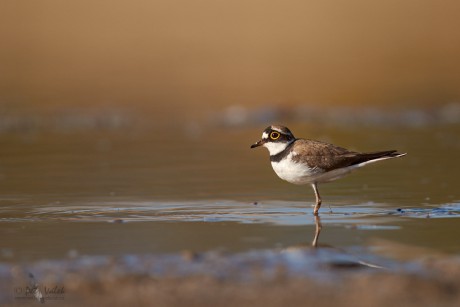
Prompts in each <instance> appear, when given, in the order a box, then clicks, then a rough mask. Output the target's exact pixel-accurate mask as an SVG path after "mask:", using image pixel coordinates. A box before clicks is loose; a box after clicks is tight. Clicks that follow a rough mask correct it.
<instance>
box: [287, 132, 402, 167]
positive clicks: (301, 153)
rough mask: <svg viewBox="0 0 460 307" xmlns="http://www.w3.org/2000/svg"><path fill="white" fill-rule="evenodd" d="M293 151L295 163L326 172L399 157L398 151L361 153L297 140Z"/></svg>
mask: <svg viewBox="0 0 460 307" xmlns="http://www.w3.org/2000/svg"><path fill="white" fill-rule="evenodd" d="M293 149H294V151H295V152H296V153H297V154H298V155H296V156H294V157H293V159H294V160H295V161H298V162H303V163H307V164H308V166H310V167H315V166H316V167H319V168H321V169H323V170H325V171H331V170H334V169H338V168H342V167H347V166H351V165H355V164H359V163H362V162H366V161H369V160H374V159H378V158H382V157H393V156H395V155H398V154H397V153H396V150H389V151H379V152H371V153H359V152H354V151H350V150H348V149H345V148H342V147H338V146H335V145H332V144H328V143H324V142H319V141H313V140H304V139H299V140H297V141H296V142H295V144H294V148H293Z"/></svg>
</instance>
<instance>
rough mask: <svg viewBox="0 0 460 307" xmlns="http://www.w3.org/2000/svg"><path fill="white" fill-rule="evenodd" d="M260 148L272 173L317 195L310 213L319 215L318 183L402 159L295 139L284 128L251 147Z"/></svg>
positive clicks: (267, 131)
mask: <svg viewBox="0 0 460 307" xmlns="http://www.w3.org/2000/svg"><path fill="white" fill-rule="evenodd" d="M259 146H263V147H265V148H267V149H268V151H269V153H270V161H271V164H272V167H273V170H274V171H275V173H276V174H277V175H278V177H280V178H281V179H283V180H286V181H288V182H290V183H294V184H299V185H301V184H310V185H311V186H312V187H313V191H314V192H315V196H316V205H315V208H314V211H313V213H314V214H315V215H317V214H318V210H319V208H320V207H321V197H320V195H319V192H318V184H319V183H323V182H330V181H333V180H337V179H339V178H342V177H343V176H345V175H347V174H348V173H350V172H351V171H353V170H355V169H357V168H359V167H362V166H364V165H367V164H370V163H373V162H377V161H381V160H386V159H392V158H398V157H402V156H405V155H406V153H398V152H397V151H396V150H386V151H376V152H369V153H359V152H355V151H350V150H348V149H345V148H342V147H338V146H335V145H332V144H328V143H324V142H319V141H314V140H307V139H297V138H295V137H294V135H293V134H292V132H291V131H290V130H289V129H288V128H287V127H283V126H270V127H267V128H266V129H265V130H264V132H263V133H262V139H261V140H260V141H258V142H256V143H255V144H253V145H251V148H255V147H259Z"/></svg>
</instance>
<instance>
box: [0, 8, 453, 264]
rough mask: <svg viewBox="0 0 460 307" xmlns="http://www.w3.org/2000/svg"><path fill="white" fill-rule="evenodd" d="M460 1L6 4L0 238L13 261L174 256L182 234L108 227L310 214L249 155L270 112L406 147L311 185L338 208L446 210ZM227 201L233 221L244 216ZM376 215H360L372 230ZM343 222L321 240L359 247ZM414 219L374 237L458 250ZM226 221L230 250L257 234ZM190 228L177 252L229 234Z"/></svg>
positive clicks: (324, 134)
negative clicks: (77, 255)
mask: <svg viewBox="0 0 460 307" xmlns="http://www.w3.org/2000/svg"><path fill="white" fill-rule="evenodd" d="M459 12H460V2H459V1H449V0H446V1H435V0H405V1H400V0H387V1H364V0H349V1H338V0H332V1H330V0H325V1H305V0H302V1H296V0H293V1H278V0H264V1H259V0H244V1H243V0H232V1H222V0H194V1H186V0H134V1H120V0H100V1H87V0H79V1H62V0H35V1H1V2H0V25H1V26H0V43H1V47H0V220H2V221H6V222H4V223H3V222H2V223H0V234H4V236H3V237H8V238H9V241H8V242H7V243H5V242H4V244H5V246H7V247H8V252H7V253H6V255H10V256H8V257H10V258H8V259H17V258H18V259H19V258H21V259H31V258H34V257H42V258H46V257H62V255H66V253H67V251H68V250H77V251H79V252H81V253H94V254H104V253H105V254H110V253H112V252H114V251H117V252H119V253H131V252H136V251H139V250H142V251H144V248H145V247H148V248H149V250H148V251H152V250H153V251H160V252H161V251H175V250H181V249H183V248H184V243H183V241H181V240H179V239H178V240H176V241H175V240H174V239H171V240H170V241H168V242H167V244H170V245H168V246H167V247H165V246H166V243H165V245H164V246H163V245H161V246H153V247H152V246H150V245H148V244H144V243H142V242H144V241H138V240H132V238H138V237H139V236H140V235H139V236H138V232H139V234H142V236H143V237H144V238H145V240H146V241H145V242H151V237H150V235H149V232H147V231H145V229H144V228H142V227H143V226H144V225H147V226H148V227H157V226H156V225H157V224H156V223H148V224H142V223H133V224H129V225H130V226H129V227H132V229H133V232H135V233H134V234H133V235H129V236H126V241H125V243H123V244H121V243H120V242H119V240H118V239H119V237H120V236H119V235H117V234H121V233H123V234H125V232H124V231H125V229H126V228H116V229H115V228H114V227H118V226H119V225H118V224H117V223H115V224H111V225H112V226H113V225H115V226H113V227H112V226H107V225H106V223H105V221H113V220H114V221H118V219H120V220H121V221H122V219H127V218H128V219H131V220H133V221H135V220H141V221H154V222H157V221H158V219H160V220H161V217H162V216H164V218H165V219H166V220H168V219H174V220H175V221H176V220H177V221H178V222H177V223H175V224H174V227H172V228H174V231H179V230H181V229H182V230H184V233H185V234H193V233H194V231H190V230H189V229H188V228H187V227H192V226H193V225H192V224H187V223H183V221H184V220H188V219H189V217H190V212H196V210H198V209H199V210H202V211H199V212H202V213H200V214H202V215H199V218H198V219H199V221H201V220H203V217H204V219H206V218H209V217H212V216H215V215H216V213H217V214H218V215H222V216H223V221H224V223H225V222H226V221H227V220H226V218H228V216H229V214H227V215H226V214H225V212H230V213H232V212H233V210H236V209H237V210H239V211H238V212H240V211H241V212H246V211H247V212H248V213H247V216H252V214H253V211H257V210H260V211H257V212H260V214H261V217H260V219H261V221H263V222H264V223H270V219H269V218H268V217H269V216H273V215H270V214H267V211H266V209H264V207H263V205H261V206H258V207H257V205H256V204H258V203H259V204H260V203H263V202H268V203H269V204H270V202H273V201H276V200H282V201H281V202H275V203H274V205H272V206H273V207H274V208H275V209H276V212H275V213H276V214H279V215H280V216H282V217H283V216H284V215H283V214H289V213H290V212H291V211H289V210H290V209H292V208H293V207H296V208H298V211H295V214H297V215H298V216H300V217H301V218H302V219H300V218H299V220H300V221H301V222H302V223H314V221H313V220H312V219H305V220H304V219H303V217H304V216H305V215H306V214H307V213H308V214H309V213H310V212H311V208H310V205H311V204H312V203H313V200H314V196H313V193H312V191H311V189H310V187H298V186H294V185H290V184H288V183H285V182H283V181H281V180H279V178H277V177H276V175H275V174H274V172H273V170H272V169H271V167H270V165H269V163H268V155H267V152H265V150H263V149H259V150H250V149H249V146H250V144H252V143H254V142H255V141H257V140H258V139H259V138H260V135H261V133H262V131H263V129H264V128H265V127H266V126H267V125H269V124H272V123H276V124H285V125H287V126H289V127H290V128H291V129H292V131H293V132H294V134H295V135H296V136H297V137H306V138H312V139H319V140H323V141H327V142H331V143H334V144H337V145H340V146H344V147H347V148H349V149H352V150H359V151H375V150H390V149H397V150H399V151H401V152H408V155H407V157H405V158H403V159H395V160H393V161H388V162H384V163H381V164H378V165H375V166H372V167H369V168H366V169H363V170H362V171H360V175H359V176H354V175H353V176H350V178H349V179H347V180H343V181H339V182H338V183H331V184H330V185H325V187H324V188H323V187H321V192H322V193H323V192H324V199H325V202H330V203H331V204H332V205H333V208H334V210H336V209H335V208H336V207H337V208H340V210H349V211H345V213H347V212H349V213H352V214H354V213H356V210H358V211H359V210H361V209H359V208H361V207H363V208H366V210H381V211H382V212H386V211H384V210H392V211H391V212H399V213H401V212H403V211H401V210H399V211H397V209H401V208H403V209H404V208H416V209H417V210H421V212H422V213H421V214H424V216H425V215H426V212H427V211H424V210H431V209H432V208H433V207H434V208H437V209H438V207H440V208H441V209H440V210H441V211H440V212H442V214H445V215H446V216H447V215H449V214H452V208H454V209H455V210H457V211H458V200H459V199H460V194H459V193H460V191H459V190H458V174H456V173H455V172H449V171H446V170H451V169H458V168H459V167H460V165H459V164H460V161H459V159H458V156H459V153H460V141H459V138H458V135H459V134H460V125H459V123H460V31H459V29H460V18H459ZM215 200H231V201H234V202H237V204H235V203H233V202H230V203H229V204H227V203H224V204H223V205H221V206H217V205H216V203H215ZM175 201H177V203H175ZM293 202H297V203H294V204H293ZM328 204H329V203H328ZM452 204H455V206H452ZM216 206H217V207H216ZM356 206H357V207H358V209H356ZM324 207H326V206H324ZM117 208H118V209H117ZM168 208H169V209H168ZM178 208H179V209H178ZM181 208H182V212H184V210H185V209H184V208H186V209H187V210H190V212H189V211H187V210H185V213H183V214H179V213H180V212H181V210H180V209H181ZM235 208H236V209H235ZM350 208H351V209H350ZM445 208H447V209H445ZM115 209H117V210H118V211H117V210H115ZM153 209H158V212H160V213H161V214H157V211H155V210H153ZM240 209H241V210H240ZM225 210H228V211H225ZM244 210H246V211H244ZM325 210H327V209H325ZM449 210H450V211H449ZM438 211H439V210H438ZM438 211H437V212H438ZM457 211H455V212H454V213H455V214H457ZM238 212H237V214H235V215H233V217H232V218H233V220H235V221H241V220H244V218H245V216H246V215H244V214H242V215H241V214H240V213H238ZM379 212H380V211H379ZM417 212H418V211H417ZM428 212H430V211H428ZM446 212H447V213H446ZM276 214H275V215H276ZM130 216H131V217H130ZM344 216H345V215H344ZM377 216H379V215H378V214H376V215H375V216H371V218H369V219H368V220H366V221H368V222H369V223H374V222H375V223H380V220H379V219H378V218H377ZM341 218H342V216H341V217H340V218H338V219H340V220H341V221H343V220H345V219H341ZM233 220H232V221H233ZM246 220H248V219H247V218H246ZM256 220H257V219H256ZM31 221H32V222H34V221H41V222H43V223H31ZM56 221H58V222H56ZM73 221H80V222H84V221H86V222H90V223H93V222H94V221H98V222H103V223H96V224H91V227H93V228H91V227H87V225H86V224H78V223H72V222H73ZM168 221H169V220H168ZM286 221H288V222H289V223H291V220H290V218H287V219H286ZM331 221H332V222H331V223H334V225H337V222H336V220H334V219H332V220H331ZM384 221H385V222H388V220H387V219H384ZM423 221H424V220H420V221H419V222H420V224H422V222H423ZM326 223H328V220H327V218H326V221H325V224H326ZM347 223H348V222H347V221H345V222H344V224H347ZM404 223H405V222H401V223H400V224H401V225H405V224H404ZM436 223H439V224H441V222H440V221H437V222H436ZM400 224H397V225H396V226H397V227H400ZM82 225H83V226H82ZM191 225H192V226H191ZM206 225H207V224H206ZM236 225H237V226H235V228H236V229H240V228H239V227H240V226H238V225H240V224H236ZM106 226H107V227H110V230H108V232H107V233H102V235H101V236H102V237H101V238H100V239H95V238H96V237H95V236H94V233H97V231H96V230H98V229H106V228H104V227H106ZM310 226H311V227H313V226H312V225H310ZM393 226H394V224H393ZM419 226H420V227H419ZM100 227H101V228H100ZM162 227H163V226H162ZM207 227H208V226H207ZM209 227H211V229H212V227H213V226H209ZM258 227H259V226H254V228H255V229H258ZM337 227H338V228H337V229H338V230H337V235H331V237H330V238H328V239H327V242H328V243H331V244H336V245H344V244H345V245H346V244H357V245H362V244H364V243H362V242H361V241H359V240H361V239H360V237H358V236H356V235H355V233H351V234H350V236H349V237H348V239H345V238H344V236H343V231H342V230H343V229H342V228H343V227H342V224H340V226H337ZM341 227H342V228H341ZM402 227H405V226H401V228H398V229H403V228H402ZM421 227H422V226H421V225H419V224H415V223H414V227H413V229H414V232H407V231H406V232H403V231H402V230H401V231H394V232H392V233H391V234H390V233H389V232H388V231H387V230H385V229H383V230H382V231H381V232H372V234H371V235H372V236H376V234H379V235H382V236H390V235H394V237H395V238H396V239H395V240H400V239H401V238H405V240H406V239H407V242H411V243H414V242H416V243H417V244H420V245H424V246H429V247H433V246H435V247H436V246H438V245H442V249H444V250H449V251H450V250H452V249H454V248H455V250H454V251H455V252H457V251H458V244H454V243H452V240H455V239H456V238H454V237H452V236H451V235H449V234H451V233H452V232H453V231H455V229H457V228H458V225H457V224H455V223H454V222H446V223H444V224H443V225H442V226H440V225H438V224H436V225H435V224H433V229H435V230H436V231H431V230H430V231H429V230H426V233H429V234H430V235H432V236H433V238H432V239H431V240H428V239H427V235H426V233H423V232H418V231H419V229H420V228H421ZM455 227H457V228H455ZM82 228H83V229H82ZM391 229H393V228H391ZM311 230H313V229H311ZM137 231H138V232H137ZM264 231H265V230H264ZM279 231H280V230H279V229H273V233H277V234H280V232H279ZM283 231H284V230H283ZM285 231H286V232H285V233H281V236H282V238H280V239H276V236H274V235H273V236H271V235H270V234H269V235H267V236H266V237H265V236H263V235H260V236H261V237H262V239H261V241H260V242H262V243H261V244H260V247H269V248H272V247H274V246H277V244H279V243H280V242H281V243H283V242H291V241H289V240H291V239H292V238H294V239H292V241H295V242H293V243H298V242H303V240H307V239H308V240H309V238H308V237H307V236H306V234H305V233H300V232H299V233H298V235H297V237H293V236H292V235H291V232H290V231H291V228H289V227H287V228H286V230H285ZM392 231H393V230H392ZM440 231H445V234H446V235H444V233H443V234H440ZM223 232H225V233H230V234H232V236H233V237H234V238H235V240H237V243H235V246H236V247H234V249H235V250H236V249H238V248H239V249H244V248H251V246H252V245H251V244H252V243H251V244H246V243H244V242H255V241H251V240H252V239H251V240H249V241H245V240H246V239H247V238H246V237H245V236H246V235H245V234H246V233H247V231H246V229H245V228H241V229H240V235H236V231H235V230H231V231H228V230H225V231H223ZM151 233H155V232H154V231H153V230H152V232H151ZM163 233H167V232H165V231H163ZM206 233H209V236H210V237H212V236H213V235H214V234H218V232H216V231H215V230H210V231H206ZM11 234H15V235H11ZM31 234H33V235H31ZM61 234H62V237H60V235H61ZM114 234H115V235H114ZM310 234H311V231H310V230H309V231H308V235H310ZM367 234H368V233H366V235H367ZM66 236H73V237H66ZM258 236H259V235H258ZM185 237H186V238H188V237H187V236H185ZM40 238H42V239H43V240H46V242H42V241H40ZM50 238H52V240H51V239H50ZM88 238H90V239H88ZM176 238H182V234H181V235H177V236H176ZM200 238H201V237H200V236H197V239H196V240H190V242H188V243H187V244H189V245H187V247H189V248H196V247H197V246H201V245H200V244H201V243H203V242H204V243H203V246H205V247H203V249H205V248H209V249H213V248H217V247H221V246H224V247H228V246H227V245H228V244H230V243H228V241H226V240H222V239H221V237H220V236H219V235H216V236H215V237H213V239H212V240H211V239H209V240H208V239H202V240H201V239H200ZM203 238H205V237H203ZM274 238H275V239H276V240H275V239H274ZM287 238H289V240H287ZM440 238H442V240H441V239H440ZM240 239H241V240H240ZM5 240H6V239H5ZM200 240H201V241H200ZM238 240H240V241H238ZM356 240H358V241H356ZM24 242H28V244H24ZM101 242H104V244H101ZM208 242H214V243H212V244H211V243H209V244H208ZM239 242H243V243H244V244H246V245H244V244H243V245H242V246H243V247H241V246H240V245H238V244H240V243H239ZM257 242H259V241H257ZM350 242H352V243H350ZM134 245H135V246H134ZM56 246H59V248H60V250H59V251H56ZM61 246H62V247H61ZM453 246H454V247H453ZM99 247H100V248H99ZM37 251H39V252H40V253H41V254H40V255H38V256H37ZM0 256H1V255H0ZM5 257H6V256H5Z"/></svg>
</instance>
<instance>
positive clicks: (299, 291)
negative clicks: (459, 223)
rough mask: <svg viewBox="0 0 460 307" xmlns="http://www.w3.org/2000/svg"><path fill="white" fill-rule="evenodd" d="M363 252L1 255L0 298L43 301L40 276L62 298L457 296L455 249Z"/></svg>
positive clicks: (94, 301)
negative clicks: (412, 254)
mask: <svg viewBox="0 0 460 307" xmlns="http://www.w3.org/2000/svg"><path fill="white" fill-rule="evenodd" d="M363 259H364V260H363ZM365 259H370V258H369V255H367V256H366V255H363V256H362V257H361V256H358V257H357V256H355V255H350V254H347V253H344V252H343V251H339V250H335V249H328V248H321V249H317V250H315V249H310V248H307V249H306V248H299V249H288V250H276V251H273V250H270V251H257V252H249V253H241V254H230V255H226V254H222V253H214V252H213V253H206V254H195V253H192V252H184V253H182V254H174V255H161V256H160V255H157V256H152V255H149V256H126V257H121V258H111V257H94V256H93V257H77V258H75V259H66V260H61V261H52V262H50V261H42V262H36V263H31V264H28V265H17V264H1V265H0V272H1V273H0V274H1V275H2V278H1V281H0V293H1V296H0V302H1V303H3V304H6V305H23V304H26V303H37V298H36V297H34V295H33V294H35V295H37V292H35V293H32V291H30V290H31V289H32V288H33V287H34V286H36V289H38V291H39V295H40V294H41V296H42V298H43V299H44V301H45V303H47V304H48V303H49V304H55V305H59V306H64V305H65V306H127V305H135V306H184V305H187V306H241V305H245V306H246V305H247V306H249V305H250V306H280V305H288V306H293V305H311V306H358V307H359V306H419V307H420V306H459V305H460V261H459V259H458V258H436V259H430V260H427V259H425V260H423V261H417V262H414V261H413V262H408V263H407V262H406V263H397V262H394V261H390V260H388V259H379V258H373V259H374V260H375V261H376V263H373V264H371V263H369V262H367V261H366V260H365ZM381 265H383V266H381ZM32 272H33V274H32ZM31 274H32V275H31ZM26 290H27V291H28V292H27V291H26ZM26 292H27V293H26ZM39 295H38V296H39Z"/></svg>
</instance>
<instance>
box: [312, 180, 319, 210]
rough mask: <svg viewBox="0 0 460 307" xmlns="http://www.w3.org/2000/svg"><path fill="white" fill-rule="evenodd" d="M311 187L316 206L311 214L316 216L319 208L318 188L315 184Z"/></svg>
mask: <svg viewBox="0 0 460 307" xmlns="http://www.w3.org/2000/svg"><path fill="white" fill-rule="evenodd" d="M311 187H312V188H313V191H315V196H316V205H315V209H314V210H313V214H314V215H318V210H319V208H320V207H321V196H319V192H318V187H317V186H316V182H315V183H312V184H311Z"/></svg>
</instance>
